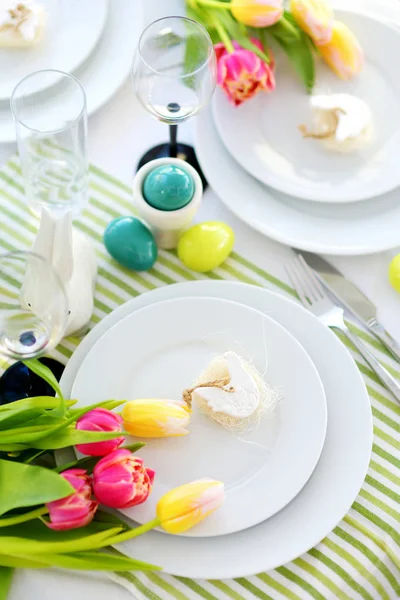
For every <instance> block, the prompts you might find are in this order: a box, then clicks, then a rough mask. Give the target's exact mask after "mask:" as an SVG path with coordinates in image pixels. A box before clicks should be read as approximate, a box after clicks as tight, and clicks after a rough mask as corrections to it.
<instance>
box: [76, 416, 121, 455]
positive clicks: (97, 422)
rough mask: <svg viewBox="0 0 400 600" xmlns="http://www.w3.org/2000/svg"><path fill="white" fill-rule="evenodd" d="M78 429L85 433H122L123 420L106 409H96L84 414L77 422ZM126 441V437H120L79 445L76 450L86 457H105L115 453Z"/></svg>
mask: <svg viewBox="0 0 400 600" xmlns="http://www.w3.org/2000/svg"><path fill="white" fill-rule="evenodd" d="M76 429H79V430H84V431H107V432H108V431H110V432H113V431H115V432H118V431H122V419H121V417H120V416H119V415H117V414H116V413H113V412H111V411H110V410H107V409H105V408H94V409H93V410H90V411H89V412H87V413H86V414H84V415H83V416H82V417H80V419H78V421H77V422H76ZM124 441H125V436H119V437H116V438H115V439H112V440H107V441H104V442H92V443H90V444H77V445H76V449H77V450H78V451H79V452H81V453H82V454H85V455H86V456H105V455H106V454H108V453H109V452H113V451H114V450H116V448H118V447H119V446H120V445H121V444H122V443H123V442H124Z"/></svg>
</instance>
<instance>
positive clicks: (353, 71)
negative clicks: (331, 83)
mask: <svg viewBox="0 0 400 600" xmlns="http://www.w3.org/2000/svg"><path fill="white" fill-rule="evenodd" d="M319 51H320V54H321V56H322V58H323V59H324V60H325V62H326V63H327V64H328V65H329V67H330V68H331V69H332V70H333V71H334V72H335V73H336V75H338V77H340V78H341V79H345V80H348V79H351V78H352V77H354V75H357V74H358V73H359V72H360V71H361V70H362V68H363V65H364V54H363V51H362V48H361V46H360V44H359V42H358V40H357V38H356V37H355V35H354V34H353V33H352V32H351V31H350V29H349V28H348V27H347V26H346V25H344V23H341V22H339V21H335V23H334V26H333V34H332V39H331V41H330V42H329V44H326V45H324V46H320V47H319Z"/></svg>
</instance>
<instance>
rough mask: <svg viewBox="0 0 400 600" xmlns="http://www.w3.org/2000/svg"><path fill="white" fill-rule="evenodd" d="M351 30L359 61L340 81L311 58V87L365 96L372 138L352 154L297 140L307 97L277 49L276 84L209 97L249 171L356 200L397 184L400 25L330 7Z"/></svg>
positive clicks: (273, 183)
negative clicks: (237, 100) (235, 99)
mask: <svg viewBox="0 0 400 600" xmlns="http://www.w3.org/2000/svg"><path fill="white" fill-rule="evenodd" d="M335 14H336V18H337V19H338V20H341V21H343V22H344V23H346V24H347V25H348V26H349V27H350V28H351V30H352V31H353V32H354V33H355V34H356V36H357V37H358V39H359V41H360V44H361V46H362V47H363V49H364V51H365V67H364V69H363V71H362V72H361V73H360V74H359V75H358V76H357V77H354V79H353V80H351V81H342V80H340V79H339V78H338V77H337V76H336V75H335V74H334V73H332V72H331V71H330V69H329V68H328V67H327V66H326V65H325V64H324V63H323V62H322V61H318V67H317V78H316V86H315V90H314V93H315V94H318V93H323V94H324V93H339V92H340V93H349V94H353V95H354V96H357V97H359V98H361V99H363V100H365V101H366V102H367V104H368V105H369V106H370V108H371V110H372V114H373V119H374V130H375V134H374V139H373V141H372V143H371V144H370V146H368V147H366V148H365V149H363V150H362V151H361V152H359V153H353V154H339V153H335V152H332V151H329V150H327V149H325V148H324V146H323V145H322V144H321V143H320V142H319V141H318V140H313V139H303V137H302V135H301V133H300V132H299V130H298V126H299V125H301V124H306V125H307V126H308V127H310V125H311V123H312V113H311V108H310V98H309V96H308V95H307V93H306V91H305V89H304V87H303V86H302V85H301V83H300V82H299V81H298V78H297V77H296V75H295V73H294V72H293V69H292V67H291V66H290V65H289V63H288V60H287V58H286V57H285V56H284V55H283V54H282V51H281V50H278V51H277V53H276V58H277V66H276V79H277V87H276V90H275V91H274V92H272V93H270V94H265V93H260V94H258V95H257V96H256V97H255V98H254V99H252V100H250V101H248V102H245V103H244V104H242V105H241V106H239V107H237V108H235V107H234V106H232V105H231V104H230V103H229V102H228V100H227V98H226V97H225V96H224V94H223V93H222V91H221V90H218V93H217V94H216V95H215V98H214V102H213V111H214V120H215V123H216V126H217V130H218V133H219V135H220V137H221V139H222V141H223V143H224V145H225V146H226V148H227V150H228V151H229V152H230V154H231V155H232V156H233V158H235V160H236V161H237V162H238V163H239V164H240V165H241V166H242V167H243V168H244V169H246V171H248V173H250V174H251V175H253V177H256V178H257V179H258V180H259V181H261V182H263V183H264V184H266V185H269V186H270V187H273V188H275V189H276V190H279V191H281V192H285V193H286V194H290V195H292V196H295V197H297V198H303V199H305V200H313V201H318V202H335V203H336V202H356V201H360V200H366V199H368V198H373V197H375V196H379V195H381V194H384V193H386V192H389V191H390V190H393V189H394V188H396V187H398V186H399V185H400V169H399V165H398V148H399V147H400V71H399V69H398V65H397V62H396V60H390V58H388V57H394V56H398V55H399V54H400V31H399V29H397V28H395V27H393V26H392V25H391V24H389V23H385V22H383V21H379V20H377V19H376V18H374V17H371V16H367V15H363V14H354V13H351V12H347V11H342V10H340V11H336V13H335Z"/></svg>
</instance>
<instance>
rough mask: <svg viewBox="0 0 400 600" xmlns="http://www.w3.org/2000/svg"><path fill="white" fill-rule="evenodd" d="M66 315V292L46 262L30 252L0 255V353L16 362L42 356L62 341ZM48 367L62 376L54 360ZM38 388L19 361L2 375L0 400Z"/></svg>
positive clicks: (39, 387) (40, 385)
mask: <svg viewBox="0 0 400 600" xmlns="http://www.w3.org/2000/svg"><path fill="white" fill-rule="evenodd" d="M67 318H68V301H67V295H66V292H65V289H64V286H63V284H62V283H61V280H60V279H59V277H58V275H57V273H56V271H55V270H54V269H53V267H52V266H51V264H50V263H49V262H47V261H46V260H45V259H44V258H42V257H41V256H39V255H38V254H34V253H33V252H22V251H16V252H9V253H7V254H2V255H0V354H3V355H5V356H7V357H10V358H14V359H17V360H19V361H22V360H26V359H29V358H37V357H39V356H41V355H42V354H44V353H45V352H48V351H49V350H52V349H53V348H54V347H55V346H56V345H57V344H58V343H59V342H60V341H61V339H62V337H63V334H64V332H65V328H66V325H67ZM46 360H50V359H46ZM55 362H56V361H54V363H55ZM48 366H50V368H52V367H53V366H54V365H52V364H49V365H48ZM52 370H53V372H54V373H55V374H56V376H58V377H59V376H60V374H61V373H60V369H59V367H58V365H57V363H56V365H55V369H53V368H52ZM37 379H38V380H39V381H37ZM42 389H43V381H41V380H40V378H36V376H34V374H33V373H31V372H29V371H28V369H27V367H26V366H25V365H24V364H23V363H22V362H17V363H16V364H14V365H12V366H11V367H10V368H9V369H7V371H6V372H5V373H4V375H3V376H2V378H1V380H0V404H1V403H3V402H9V401H11V400H17V399H19V398H21V397H28V396H32V395H42V393H41V390H42ZM35 390H37V392H36V393H35ZM48 394H49V392H48V393H47V394H44V395H48Z"/></svg>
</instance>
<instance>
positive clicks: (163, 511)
mask: <svg viewBox="0 0 400 600" xmlns="http://www.w3.org/2000/svg"><path fill="white" fill-rule="evenodd" d="M223 501H224V485H223V483H221V482H220V481H215V480H213V479H200V480H198V481H193V482H192V483H188V484H186V485H182V486H180V487H178V488H175V489H173V490H170V491H169V492H167V493H166V494H165V495H164V496H163V497H162V498H161V499H160V500H159V502H158V504H157V518H158V519H159V520H160V523H161V526H162V528H163V529H164V530H165V531H167V532H168V533H171V534H179V533H184V532H185V531H188V530H189V529H191V528H192V527H194V526H195V525H197V524H198V523H200V522H201V521H202V520H203V519H205V518H206V517H207V516H208V515H209V514H211V513H212V512H214V511H215V510H217V508H219V507H220V506H221V504H222V503H223Z"/></svg>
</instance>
